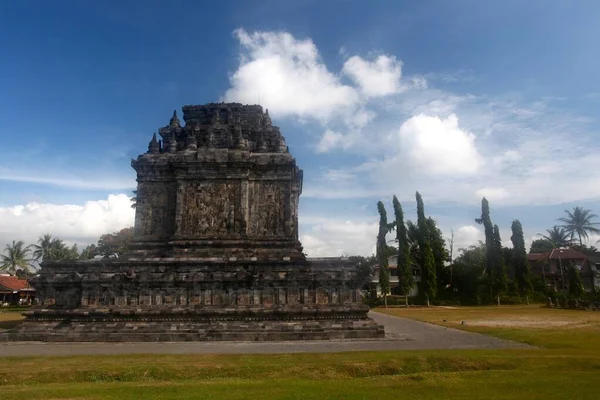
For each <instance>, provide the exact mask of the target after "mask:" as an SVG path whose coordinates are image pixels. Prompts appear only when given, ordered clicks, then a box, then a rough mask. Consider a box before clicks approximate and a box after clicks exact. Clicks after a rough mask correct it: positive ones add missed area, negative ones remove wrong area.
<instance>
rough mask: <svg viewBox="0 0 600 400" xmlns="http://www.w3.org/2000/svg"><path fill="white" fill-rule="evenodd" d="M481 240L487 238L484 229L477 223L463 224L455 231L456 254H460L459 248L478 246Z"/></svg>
mask: <svg viewBox="0 0 600 400" xmlns="http://www.w3.org/2000/svg"><path fill="white" fill-rule="evenodd" d="M480 240H482V241H483V240H485V236H484V234H483V231H482V230H481V229H480V228H478V227H476V226H475V225H465V226H461V227H460V228H458V229H457V230H456V231H455V232H454V254H455V255H458V253H459V252H458V250H459V249H466V248H468V247H469V246H477V245H478V244H479V241H480Z"/></svg>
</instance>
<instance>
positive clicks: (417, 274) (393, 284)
mask: <svg viewBox="0 0 600 400" xmlns="http://www.w3.org/2000/svg"><path fill="white" fill-rule="evenodd" d="M388 269H389V271H390V294H393V295H399V294H400V290H399V288H398V256H391V257H388ZM411 270H412V274H413V279H414V282H415V285H414V286H413V288H412V290H411V291H410V294H409V296H410V297H413V296H416V295H418V294H419V283H420V282H421V267H420V266H418V265H417V264H413V263H411ZM369 290H370V292H371V293H376V294H377V296H381V286H380V285H379V265H375V266H374V270H373V276H372V278H371V282H370V284H369Z"/></svg>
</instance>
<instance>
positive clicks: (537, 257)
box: [527, 249, 600, 291]
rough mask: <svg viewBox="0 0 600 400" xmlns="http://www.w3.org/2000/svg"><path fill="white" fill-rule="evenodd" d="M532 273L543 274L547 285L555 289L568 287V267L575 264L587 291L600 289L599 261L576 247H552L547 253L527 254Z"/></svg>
mask: <svg viewBox="0 0 600 400" xmlns="http://www.w3.org/2000/svg"><path fill="white" fill-rule="evenodd" d="M527 259H528V260H529V265H530V266H531V273H532V274H533V275H538V276H541V277H542V278H543V279H544V282H546V286H547V287H548V288H549V289H551V290H555V291H559V290H563V289H566V288H567V285H568V276H567V268H568V267H569V265H570V264H573V265H574V266H575V268H577V269H578V270H579V276H580V277H581V282H582V283H583V288H584V289H585V290H586V291H592V290H593V289H594V287H595V288H597V289H600V270H599V269H598V263H596V262H593V261H592V260H591V259H590V257H589V256H587V255H585V254H583V253H582V252H580V251H578V250H575V249H552V251H547V252H545V253H530V254H528V255H527Z"/></svg>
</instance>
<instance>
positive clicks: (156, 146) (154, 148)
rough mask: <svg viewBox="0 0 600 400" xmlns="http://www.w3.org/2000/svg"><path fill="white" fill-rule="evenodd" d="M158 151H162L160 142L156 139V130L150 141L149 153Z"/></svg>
mask: <svg viewBox="0 0 600 400" xmlns="http://www.w3.org/2000/svg"><path fill="white" fill-rule="evenodd" d="M158 152H160V144H159V143H158V140H156V132H154V135H152V140H151V141H150V143H148V153H152V154H155V153H158Z"/></svg>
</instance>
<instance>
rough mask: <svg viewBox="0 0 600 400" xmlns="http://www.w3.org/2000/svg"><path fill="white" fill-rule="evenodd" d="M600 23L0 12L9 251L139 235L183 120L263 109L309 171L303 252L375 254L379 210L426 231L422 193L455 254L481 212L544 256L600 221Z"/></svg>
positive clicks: (317, 7) (215, 11) (323, 10)
mask: <svg viewBox="0 0 600 400" xmlns="http://www.w3.org/2000/svg"><path fill="white" fill-rule="evenodd" d="M142 4H143V6H142ZM599 17H600V3H598V2H597V1H592V0H590V1H585V0H580V1H574V2H569V1H566V0H565V1H559V0H556V1H541V0H540V1H535V0H530V1H527V2H522V1H521V2H519V1H475V0H473V1H452V2H450V1H441V0H439V1H419V2H414V1H372V2H369V5H366V3H365V2H362V1H342V0H338V1H324V2H322V1H287V2H279V1H235V2H234V1H219V2H197V1H189V2H188V1H176V2H167V1H145V2H143V3H142V2H139V1H118V2H117V1H105V2H77V1H58V2H52V3H50V2H46V1H20V2H8V1H5V2H0V38H2V39H0V40H1V43H2V49H3V57H2V59H1V62H0V121H1V123H2V127H1V128H0V129H1V130H0V132H2V145H1V150H0V152H1V154H2V157H0V188H1V189H0V245H1V244H2V243H4V242H8V241H10V240H12V239H17V240H18V239H23V240H26V241H34V240H35V238H36V237H37V236H38V235H40V234H41V233H45V232H51V233H54V234H56V235H59V236H61V237H64V238H65V239H67V240H69V241H71V242H79V243H89V242H93V241H95V240H96V238H97V237H98V236H99V235H100V234H102V233H104V232H107V231H113V230H117V229H119V228H121V227H124V226H128V225H130V224H131V223H132V220H133V211H132V210H131V209H129V206H128V201H127V196H126V195H128V194H130V192H131V190H132V189H133V188H134V185H135V175H134V171H133V170H132V169H131V167H130V160H131V158H135V157H136V156H137V154H139V153H141V152H143V151H145V149H146V146H147V143H148V140H149V139H150V138H151V136H152V133H153V132H154V131H156V130H157V129H158V128H159V127H160V126H163V125H165V124H166V123H167V122H168V119H169V117H170V115H171V113H172V110H173V109H180V108H181V106H183V105H185V104H203V103H207V102H211V101H219V100H227V101H229V100H232V101H233V100H235V101H241V102H245V103H256V102H258V100H259V99H260V102H261V103H262V104H263V105H264V106H266V107H268V108H269V111H270V113H271V115H272V117H273V119H274V123H275V124H276V125H279V126H280V127H281V128H282V132H283V133H284V135H285V136H286V139H287V141H288V144H289V145H290V149H291V151H292V153H293V154H294V155H295V156H296V158H297V160H298V164H299V165H300V167H301V168H303V169H304V170H305V184H304V188H305V193H304V194H303V196H302V198H301V210H300V223H301V239H302V241H303V243H304V245H305V248H306V249H307V251H308V253H309V255H314V256H316V255H320V256H321V255H329V256H335V255H339V254H341V253H342V252H347V253H362V254H369V253H370V252H371V251H372V248H373V243H374V238H375V235H376V223H377V215H376V207H375V204H376V202H377V200H379V199H382V200H384V201H386V202H387V203H388V204H389V203H390V201H391V195H392V194H394V193H395V194H397V195H398V196H399V198H400V199H401V201H402V203H403V205H404V207H405V210H406V213H407V214H408V216H409V218H413V217H414V213H415V211H414V208H415V204H414V192H415V191H416V190H419V191H420V192H421V193H422V194H423V196H424V199H425V205H426V211H427V213H429V214H431V215H432V216H434V217H435V218H436V219H437V220H438V223H439V224H440V226H441V227H442V228H443V230H444V232H445V233H446V234H448V235H449V233H450V230H451V229H453V230H454V231H455V232H457V246H465V245H468V244H471V243H474V242H476V241H477V240H478V239H480V238H482V236H483V235H482V232H481V229H480V227H478V226H476V225H474V222H473V220H474V218H476V217H477V216H478V213H479V202H480V200H481V197H482V196H483V195H485V196H487V197H488V199H489V200H490V202H491V206H492V218H493V220H494V222H495V223H497V224H498V225H499V226H500V228H501V233H502V234H503V239H504V241H505V243H509V242H510V241H509V237H510V234H509V233H508V232H509V227H510V222H511V221H512V219H514V218H519V219H520V220H521V221H522V222H523V225H524V228H525V232H526V235H527V236H528V239H529V240H530V239H531V237H533V236H534V235H535V234H536V233H538V232H541V231H543V230H545V229H547V228H550V227H551V226H552V225H553V224H555V223H556V222H555V219H556V218H558V217H559V216H561V215H562V213H563V210H564V209H565V208H570V207H572V206H574V205H582V206H585V207H587V208H591V209H592V210H594V211H595V212H598V213H600V200H599V199H600V177H599V176H598V172H597V171H598V170H599V169H598V168H599V167H600V157H599V154H600V144H598V137H600V136H599V131H600V125H599V123H598V120H597V115H598V114H597V110H598V109H599V108H600V83H599V81H598V79H597V71H599V70H600V53H598V51H597V38H598V37H600V26H599V25H598V23H597V21H598V20H599ZM388 209H389V213H390V214H391V204H390V206H389V207H388ZM390 238H391V236H390ZM594 241H595V238H594Z"/></svg>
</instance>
